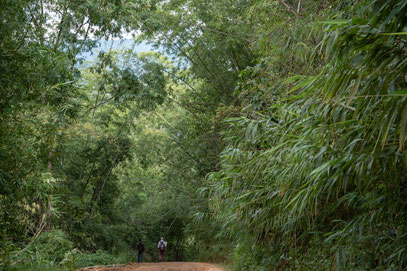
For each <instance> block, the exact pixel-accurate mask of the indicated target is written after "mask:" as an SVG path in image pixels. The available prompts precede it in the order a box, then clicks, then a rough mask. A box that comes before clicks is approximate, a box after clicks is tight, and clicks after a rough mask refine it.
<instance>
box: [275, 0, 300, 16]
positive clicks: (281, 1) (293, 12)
mask: <svg viewBox="0 0 407 271" xmlns="http://www.w3.org/2000/svg"><path fill="white" fill-rule="evenodd" d="M278 2H280V4H282V5H283V6H284V7H286V8H287V10H288V11H289V12H291V14H293V15H294V16H295V17H297V15H298V14H297V13H296V12H295V11H294V10H293V9H292V8H291V7H290V6H289V5H288V4H287V3H286V2H284V1H283V0H278Z"/></svg>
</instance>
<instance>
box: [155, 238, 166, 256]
mask: <svg viewBox="0 0 407 271" xmlns="http://www.w3.org/2000/svg"><path fill="white" fill-rule="evenodd" d="M166 247H167V242H165V241H164V237H161V240H160V241H159V242H158V245H157V248H158V252H159V257H158V258H159V259H160V262H162V261H164V258H165V248H166Z"/></svg>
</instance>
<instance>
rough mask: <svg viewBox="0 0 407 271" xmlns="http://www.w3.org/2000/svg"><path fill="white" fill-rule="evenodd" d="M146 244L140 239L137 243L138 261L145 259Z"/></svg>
mask: <svg viewBox="0 0 407 271" xmlns="http://www.w3.org/2000/svg"><path fill="white" fill-rule="evenodd" d="M143 252H144V244H143V241H141V239H140V240H138V244H137V261H138V262H139V263H141V262H142V261H143Z"/></svg>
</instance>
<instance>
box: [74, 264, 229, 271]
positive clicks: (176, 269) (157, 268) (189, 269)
mask: <svg viewBox="0 0 407 271" xmlns="http://www.w3.org/2000/svg"><path fill="white" fill-rule="evenodd" d="M77 271H227V270H225V269H222V268H219V267H217V266H215V265H213V264H209V263H192V262H163V263H133V264H130V265H123V266H114V267H103V266H100V267H98V266H95V267H90V268H81V269H78V270H77Z"/></svg>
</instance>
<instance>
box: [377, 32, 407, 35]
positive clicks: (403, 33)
mask: <svg viewBox="0 0 407 271" xmlns="http://www.w3.org/2000/svg"><path fill="white" fill-rule="evenodd" d="M380 35H383V36H400V35H407V32H395V33H380Z"/></svg>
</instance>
